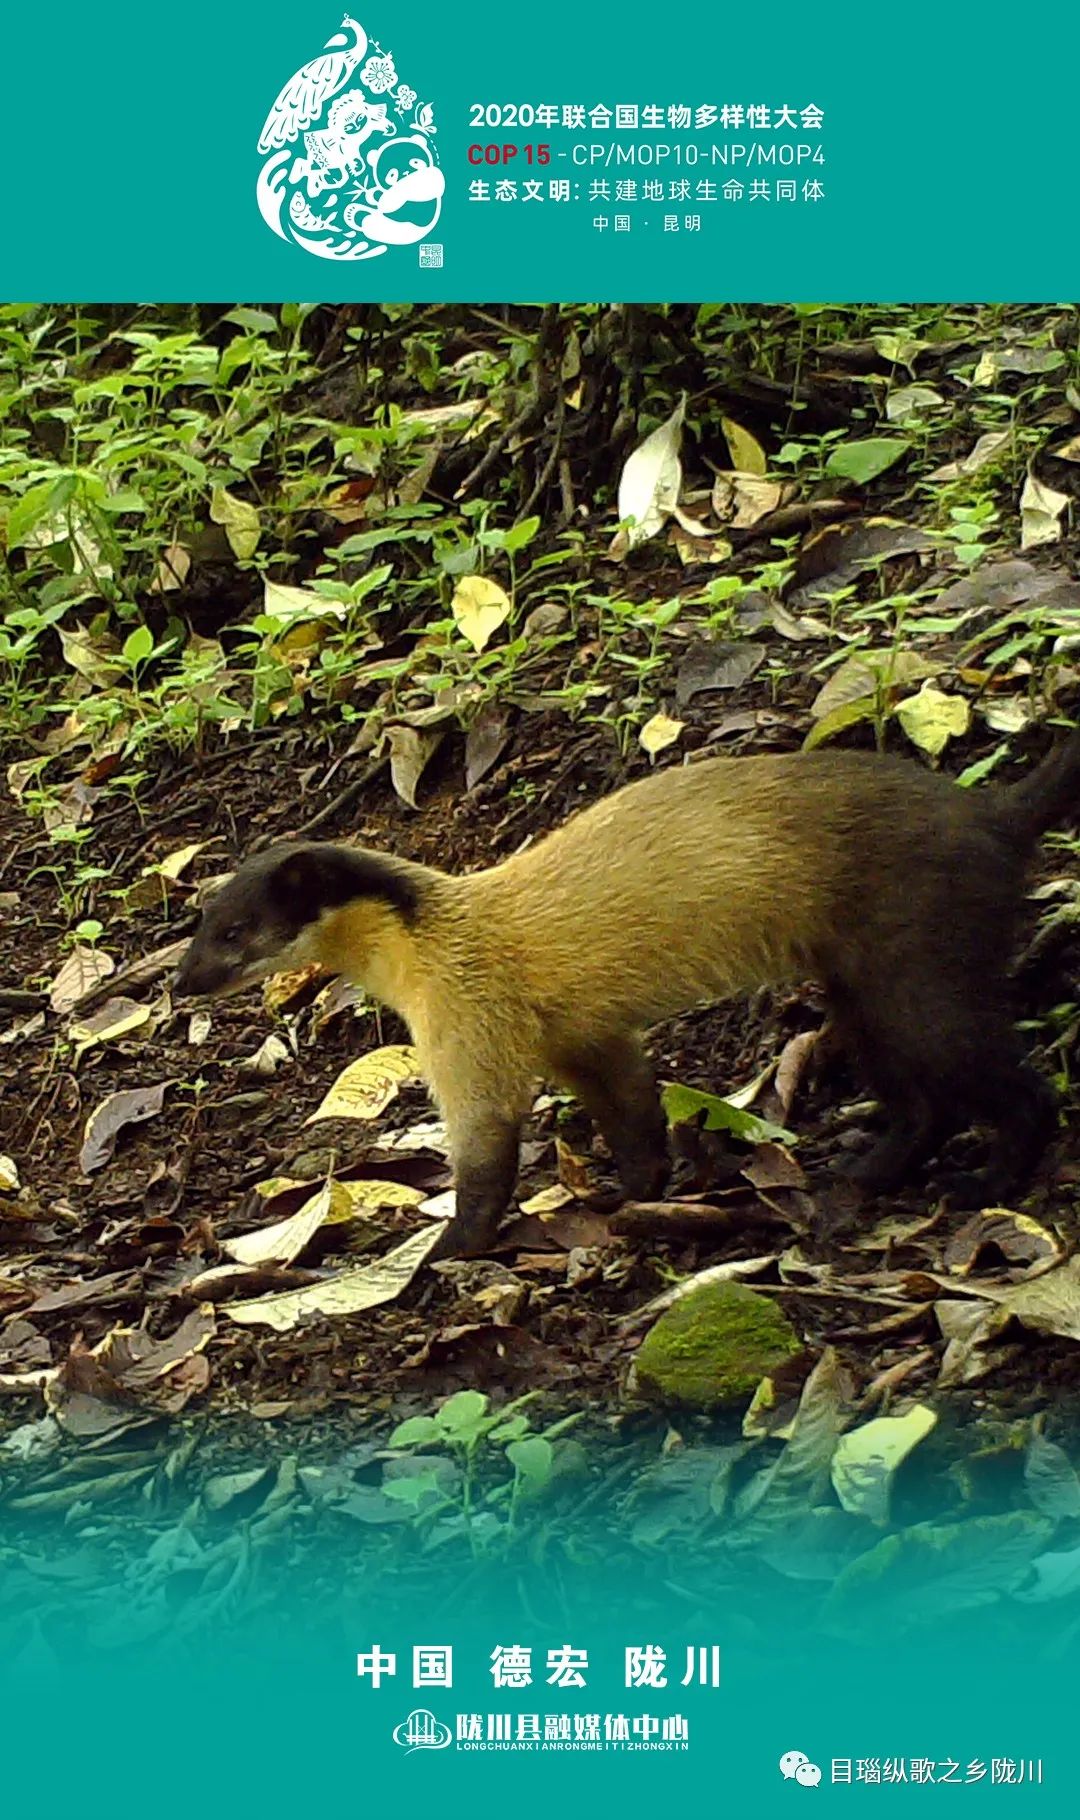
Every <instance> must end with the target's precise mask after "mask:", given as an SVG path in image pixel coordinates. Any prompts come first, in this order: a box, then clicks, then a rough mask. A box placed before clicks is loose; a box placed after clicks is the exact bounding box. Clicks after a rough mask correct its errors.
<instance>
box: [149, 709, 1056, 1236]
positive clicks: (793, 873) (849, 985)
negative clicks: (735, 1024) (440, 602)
mask: <svg viewBox="0 0 1080 1820" xmlns="http://www.w3.org/2000/svg"><path fill="white" fill-rule="evenodd" d="M1078 797H1080V732H1077V733H1074V734H1072V735H1071V736H1070V737H1069V738H1068V739H1067V740H1065V741H1064V742H1063V743H1062V744H1061V745H1060V747H1059V748H1058V749H1057V750H1055V751H1053V752H1051V754H1050V756H1049V757H1048V758H1046V759H1045V760H1044V761H1043V763H1042V764H1040V765H1039V766H1038V767H1037V768H1036V769H1035V770H1034V771H1032V772H1030V773H1029V774H1028V775H1027V776H1026V777H1025V778H1024V779H1023V780H1022V781H1020V782H1019V783H1016V784H1013V785H1011V786H1008V787H1005V788H996V787H991V788H989V789H986V790H970V789H960V788H958V787H957V786H956V785H955V784H953V783H952V782H950V781H949V780H948V779H946V778H943V777H941V776H939V775H937V774H935V773H933V772H929V771H926V770H923V769H920V768H919V767H918V766H917V765H915V764H913V763H907V762H904V761H902V760H895V759H886V758H879V757H875V756H873V755H870V754H862V753H854V752H834V753H814V754H809V755H803V754H796V755H793V756H783V757H761V758H745V759H723V758H719V759H711V760H708V761H706V762H704V763H700V764H693V765H690V766H687V767H685V768H683V769H671V770H664V771H661V772H659V773H657V774H656V775H654V776H651V777H648V778H646V779H643V780H642V781H640V782H637V783H633V784H629V785H627V786H626V787H625V788H624V789H621V790H619V791H617V792H616V793H615V794H614V795H612V796H609V797H606V798H605V799H603V800H602V801H600V802H598V803H596V804H594V805H593V806H592V807H591V808H588V809H585V810H583V811H582V812H581V813H580V814H577V815H575V816H573V817H572V819H571V820H570V821H568V822H567V823H566V824H565V825H564V826H563V827H561V828H559V829H557V830H556V831H555V832H554V833H553V834H550V835H548V836H547V837H546V838H545V839H543V840H541V841H538V842H537V844H536V845H535V846H534V847H529V848H528V849H526V850H525V851H524V852H521V853H518V854H515V856H514V857H513V858H512V859H509V860H506V861H505V862H504V863H503V864H501V865H498V866H494V867H492V868H490V869H489V870H487V871H483V872H475V873H472V874H471V875H468V876H466V877H463V878H454V877H450V876H449V875H448V874H446V873H443V872H439V871H435V870H434V869H432V868H430V867H427V866H420V865H413V864H411V863H410V862H407V861H404V860H399V859H393V858H390V857H388V856H386V855H383V854H380V853H372V852H369V851H365V850H363V849H360V848H352V847H347V846H335V845H330V844H324V843H320V842H315V843H309V844H296V845H291V846H289V845H286V846H281V847H277V848H273V849H271V850H270V851H268V852H266V853H262V854H259V855H257V856H256V857H255V858H253V859H250V860H248V861H247V862H246V863H245V864H244V865H242V866H241V867H240V869H239V871H238V872H237V873H236V874H235V876H234V877H233V878H232V879H231V880H230V881H229V882H228V883H227V884H226V885H225V886H224V887H223V889H222V890H221V891H220V892H219V893H218V894H217V895H216V896H215V897H214V898H213V899H212V900H211V902H210V904H209V905H208V907H207V909H206V912H205V914H204V916H203V920H202V923H201V925H200V927H199V930H198V932H197V934H196V936H195V938H194V940H193V942H192V944H191V947H190V949H189V950H188V953H187V955H186V956H185V958H184V961H183V964H182V966H181V969H180V974H179V978H178V986H179V989H180V990H181V991H182V992H191V993H211V994H212V993H218V992H228V991H235V990H237V989H239V988H240V987H243V986H245V985H247V984H248V983H249V982H250V981H252V980H255V979H258V978H259V977H261V976H262V975H264V974H267V973H270V972H273V971H277V970H279V969H282V968H285V967H290V966H298V965H305V964H309V963H311V962H313V961H318V962H320V963H321V964H322V965H323V966H324V967H328V968H331V969H333V970H334V971H336V972H340V973H344V974H346V975H348V977H349V978H350V979H353V980H355V981H357V982H358V983H359V984H360V985H362V986H363V987H364V988H365V989H366V990H367V991H369V992H371V993H372V994H373V995H374V996H375V997H376V998H378V999H381V1000H382V1001H383V1002H384V1003H385V1004H387V1005H390V1006H391V1007H393V1009H394V1010H395V1011H397V1012H399V1013H400V1014H401V1016H402V1017H404V1018H405V1020H406V1021H407V1023H408V1024H409V1027H410V1029H411V1031H412V1035H413V1039H414V1042H415V1044H416V1047H417V1050H418V1052H419V1056H420V1062H421V1066H422V1068H423V1071H424V1074H425V1076H426V1078H427V1080H428V1082H429V1084H430V1086H431V1089H432V1091H433V1093H434V1096H435V1099H436V1101H437V1102H438V1105H439V1107H440V1109H441V1111H442V1114H443V1116H444V1118H445V1120H446V1124H447V1128H448V1132H449V1138H450V1148H451V1160H452V1162H453V1166H454V1175H455V1185H456V1190H457V1214H456V1218H455V1221H454V1223H453V1225H452V1227H451V1228H450V1231H449V1235H448V1243H447V1245H446V1246H445V1249H450V1250H456V1251H459V1252H463V1253H470V1252H472V1253H475V1252H482V1251H483V1250H484V1249H485V1247H487V1246H488V1245H489V1244H490V1242H491V1240H492V1239H493V1237H494V1234H495V1231H496V1229H497V1226H498V1222H499V1218H500V1216H501V1214H502V1213H503V1212H504V1210H505V1208H506V1206H507V1204H508V1202H509V1200H510V1197H511V1194H512V1192H513V1188H514V1183H515V1178H516V1172H517V1162H518V1139H519V1131H520V1127H521V1122H522V1119H523V1118H524V1116H525V1114H526V1113H527V1111H528V1109H529V1107H530V1105H531V1103H532V1099H533V1095H534V1092H535V1087H536V1083H537V1081H538V1080H539V1079H547V1080H549V1081H554V1082H558V1083H560V1084H562V1085H563V1086H565V1087H568V1088H569V1089H570V1090H571V1091H572V1092H573V1093H574V1094H575V1095H576V1096H577V1097H578V1098H579V1099H580V1100H581V1102H582V1103H583V1104H584V1106H585V1107H586V1108H587V1110H588V1111H589V1113H590V1114H591V1115H592V1117H593V1118H594V1119H595V1121H596V1123H597V1125H598V1126H599V1128H600V1130H601V1132H602V1134H603V1136H604V1138H605V1139H606V1141H607V1143H608V1145H609V1147H610V1149H611V1152H612V1155H613V1157H614V1159H615V1162H616V1165H617V1167H618V1170H619V1174H620V1177H621V1180H622V1183H623V1185H624V1188H625V1190H626V1192H627V1193H628V1194H629V1195H631V1196H633V1197H635V1198H645V1199H651V1198H654V1197H655V1196H656V1195H658V1194H660V1193H661V1192H662V1191H663V1187H664V1184H665V1182H666V1179H667V1145H666V1133H665V1128H664V1120H663V1116H662V1113H661V1110H660V1106H659V1103H658V1100H657V1095H656V1089H655V1086H654V1082H653V1076H652V1072H651V1069H650V1067H649V1064H648V1062H647V1060H646V1057H645V1053H644V1050H643V1048H642V1044H641V1033H642V1032H643V1031H644V1030H645V1029H646V1028H647V1027H648V1026H649V1025H650V1024H655V1023H658V1022H659V1021H660V1020H661V1019H663V1018H667V1017H671V1016H673V1015H675V1014H676V1013H677V1012H680V1011H685V1010H687V1009H689V1008H690V1007H692V1006H694V1005H697V1004H701V1003H703V1002H707V1001H710V1000H715V999H720V998H725V997H728V996H730V995H731V994H734V993H741V992H746V991H749V990H751V989H753V988H755V987H758V986H761V985H768V984H776V983H780V982H783V981H798V980H801V979H808V978H814V979H817V980H819V981H820V982H821V983H822V985H823V986H824V988H825V991H826V995H827V1001H828V1004H829V1008H830V1012H831V1015H832V1017H833V1019H834V1021H835V1024H836V1026H837V1028H838V1033H839V1035H840V1038H841V1040H842V1042H843V1044H844V1046H845V1048H846V1049H847V1050H848V1051H849V1052H850V1053H851V1055H852V1057H853V1059H855V1060H856V1061H857V1063H858V1064H859V1065H860V1066H861V1068H862V1070H863V1072H864V1074H865V1078H866V1081H867V1084H868V1085H869V1086H871V1087H872V1088H873V1090H874V1092H875V1093H876V1094H877V1096H878V1097H879V1099H880V1100H881V1101H882V1103H883V1107H884V1111H885V1114H886V1117H887V1121H888V1123H887V1126H886V1130H885V1134H884V1136H883V1137H882V1138H881V1139H880V1141H879V1142H878V1143H877V1144H875V1146H874V1148H873V1149H872V1150H871V1151H870V1152H869V1154H867V1155H866V1156H865V1157H864V1158H863V1159H861V1161H860V1163H859V1164H857V1165H856V1167H855V1169H854V1170H853V1172H852V1173H854V1174H856V1175H857V1177H858V1179H860V1180H861V1181H862V1182H863V1183H864V1184H865V1185H866V1186H867V1187H869V1188H872V1189H874V1190H877V1191H879V1192H880V1191H887V1190H889V1189H891V1188H894V1187H895V1186H897V1185H898V1184H899V1182H900V1181H901V1180H902V1179H903V1178H904V1177H905V1176H906V1175H907V1174H908V1173H909V1171H910V1170H911V1169H912V1168H913V1167H914V1166H915V1165H916V1164H918V1163H920V1162H923V1161H925V1160H926V1159H927V1158H928V1157H929V1156H931V1155H932V1154H933V1153H934V1152H935V1151H936V1149H937V1148H938V1147H939V1146H940V1144H941V1142H942V1141H943V1140H944V1139H945V1138H946V1137H948V1136H949V1135H951V1134H952V1133H954V1132H956V1131H958V1130H961V1129H963V1128H964V1127H966V1126H967V1125H968V1124H970V1123H972V1122H983V1123H985V1124H987V1125H989V1126H992V1127H993V1128H994V1130H995V1132H996V1143H995V1147H994V1150H993V1152H992V1156H991V1161H990V1165H989V1167H988V1169H987V1170H986V1171H985V1172H984V1174H983V1175H982V1176H981V1177H980V1178H978V1179H977V1180H976V1182H975V1184H974V1186H973V1189H972V1191H971V1195H970V1196H969V1198H972V1196H973V1198H974V1199H975V1200H976V1203H977V1202H978V1201H979V1200H981V1201H982V1202H983V1203H988V1202H990V1201H993V1200H995V1199H999V1198H1001V1197H1002V1196H1003V1195H1004V1194H1005V1193H1006V1192H1007V1191H1008V1189H1010V1188H1011V1187H1012V1186H1013V1185H1014V1184H1015V1183H1017V1182H1018V1181H1020V1180H1021V1179H1022V1178H1023V1177H1024V1176H1025V1175H1026V1174H1027V1173H1029V1171H1030V1169H1031V1168H1032V1167H1033V1165H1034V1163H1035V1162H1036V1160H1037V1159H1038V1156H1039V1154H1040V1153H1041V1151H1042V1149H1043V1148H1044V1146H1045V1144H1046V1142H1047V1141H1048V1138H1049V1136H1050V1133H1051V1131H1052V1129H1053V1127H1054V1124H1055V1119H1056V1103H1055V1096H1054V1094H1053V1092H1052V1091H1051V1089H1050V1087H1049V1085H1048V1084H1047V1083H1046V1082H1045V1081H1044V1080H1043V1079H1042V1078H1041V1077H1040V1076H1039V1075H1038V1074H1037V1073H1036V1072H1035V1071H1034V1069H1032V1068H1031V1067H1030V1066H1029V1065H1028V1064H1027V1062H1026V1061H1025V1060H1024V1059H1023V1052H1022V1048H1021V1045H1020V1041H1019V1039H1018V1036H1017V1033H1016V1031H1015V1029H1014V1027H1013V1023H1012V1019H1011V1007H1010V993H1009V969H1010V961H1011V957H1012V948H1013V942H1014V934H1015V926H1016V922H1017V917H1018V913H1019V911H1020V908H1021V904H1022V899H1023V894H1024V877H1025V869H1026V865H1027V862H1028V860H1029V858H1030V856H1031V853H1032V850H1033V848H1034V846H1035V844H1036V842H1037V840H1038V838H1039V836H1040V834H1042V833H1043V832H1044V830H1045V829H1047V828H1048V827H1050V826H1051V825H1052V824H1053V823H1055V822H1056V821H1058V820H1060V819H1063V818H1065V817H1066V816H1067V815H1068V813H1069V811H1070V809H1071V808H1072V806H1073V803H1074V799H1076V798H1078Z"/></svg>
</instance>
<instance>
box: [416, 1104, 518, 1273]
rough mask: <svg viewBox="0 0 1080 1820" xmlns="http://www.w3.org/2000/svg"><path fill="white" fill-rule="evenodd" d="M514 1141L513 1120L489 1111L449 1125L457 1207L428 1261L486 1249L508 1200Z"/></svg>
mask: <svg viewBox="0 0 1080 1820" xmlns="http://www.w3.org/2000/svg"><path fill="white" fill-rule="evenodd" d="M520 1141H521V1127H520V1125H519V1124H518V1122H517V1121H516V1120H511V1119H506V1118H503V1117H501V1116H499V1115H498V1114H495V1113H489V1114H481V1115H479V1116H476V1117H474V1118H472V1119H471V1120H469V1121H468V1122H466V1123H464V1124H461V1123H460V1122H458V1121H455V1122H454V1124H453V1125H452V1126H451V1132H450V1153H451V1154H450V1160H451V1162H452V1163H453V1167H454V1195H455V1199H456V1203H457V1204H456V1208H455V1212H454V1217H453V1219H452V1220H450V1221H448V1223H447V1228H446V1231H445V1233H444V1234H443V1236H442V1239H441V1240H440V1242H439V1244H438V1245H437V1246H436V1248H435V1250H434V1251H433V1252H432V1253H431V1256H432V1257H435V1258H441V1257H482V1256H483V1255H484V1254H485V1253H486V1252H488V1251H490V1250H491V1248H492V1246H493V1245H494V1243H495V1239H496V1236H497V1234H498V1230H499V1222H500V1220H501V1219H502V1216H503V1214H504V1213H505V1212H506V1209H507V1207H508V1206H509V1205H510V1201H511V1199H512V1197H513V1193H514V1185H515V1183H516V1181H517V1172H518V1153H519V1149H520Z"/></svg>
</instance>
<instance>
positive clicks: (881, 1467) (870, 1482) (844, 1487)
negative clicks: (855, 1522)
mask: <svg viewBox="0 0 1080 1820" xmlns="http://www.w3.org/2000/svg"><path fill="white" fill-rule="evenodd" d="M936 1422H937V1416H936V1415H935V1414H934V1411H933V1410H932V1409H927V1408H926V1407H925V1406H924V1405H923V1404H921V1403H917V1404H916V1405H915V1407H914V1409H909V1410H908V1412H907V1414H906V1415H902V1416H878V1417H877V1418H876V1420H875V1421H873V1422H864V1423H863V1425H862V1427H861V1428H853V1429H852V1430H851V1431H850V1433H848V1434H845V1435H841V1437H840V1439H839V1441H838V1442H837V1443H836V1450H835V1452H834V1454H833V1457H832V1467H831V1472H832V1482H833V1485H834V1487H835V1489H836V1495H837V1497H838V1498H839V1500H840V1502H841V1504H842V1505H843V1507H844V1509H845V1510H847V1511H850V1512H852V1513H853V1514H854V1515H855V1516H867V1515H871V1516H876V1515H877V1514H878V1512H879V1511H880V1510H882V1508H883V1504H884V1499H883V1481H887V1480H888V1479H889V1478H890V1477H891V1475H892V1474H893V1473H894V1472H895V1471H896V1469H897V1467H898V1466H900V1465H901V1464H902V1463H903V1461H904V1460H906V1459H907V1456H908V1454H909V1453H910V1452H911V1451H912V1448H914V1447H917V1446H918V1444H919V1442H920V1441H922V1440H924V1439H925V1437H926V1436H927V1435H928V1434H929V1433H930V1430H931V1429H932V1428H933V1427H934V1426H935V1424H936Z"/></svg>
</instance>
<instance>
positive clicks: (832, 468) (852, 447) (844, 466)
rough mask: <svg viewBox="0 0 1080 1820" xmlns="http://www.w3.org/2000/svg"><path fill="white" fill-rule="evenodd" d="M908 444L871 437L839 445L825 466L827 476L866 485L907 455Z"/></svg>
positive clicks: (885, 438)
mask: <svg viewBox="0 0 1080 1820" xmlns="http://www.w3.org/2000/svg"><path fill="white" fill-rule="evenodd" d="M910 447H911V444H910V443H907V442H898V441H896V440H895V439H894V438H893V437H891V436H871V437H868V438H867V440H866V441H865V442H841V443H838V444H837V446H836V448H835V449H834V450H833V452H832V454H831V455H830V456H829V459H828V461H827V462H826V463H825V472H826V474H834V475H837V476H838V477H840V478H841V479H844V480H856V481H858V482H859V484H860V485H861V486H865V484H866V482H867V481H868V480H874V479H876V478H877V476H878V475H879V474H884V472H885V470H886V468H891V467H894V466H895V464H896V463H897V462H898V461H900V460H902V458H903V457H904V456H905V455H906V454H907V452H908V450H909V448H910Z"/></svg>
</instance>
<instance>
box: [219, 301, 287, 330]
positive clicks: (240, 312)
mask: <svg viewBox="0 0 1080 1820" xmlns="http://www.w3.org/2000/svg"><path fill="white" fill-rule="evenodd" d="M225 321H226V322H235V324H236V326H237V328H238V329H250V330H251V332H252V333H253V334H256V335H258V334H263V335H276V333H277V322H276V320H275V318H274V317H273V316H271V315H269V314H268V313H267V311H266V310H252V309H249V308H248V307H247V305H246V304H242V305H240V306H238V307H237V308H236V309H235V310H230V311H229V312H228V314H227V315H226V317H225Z"/></svg>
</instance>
